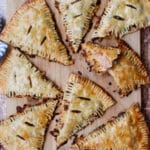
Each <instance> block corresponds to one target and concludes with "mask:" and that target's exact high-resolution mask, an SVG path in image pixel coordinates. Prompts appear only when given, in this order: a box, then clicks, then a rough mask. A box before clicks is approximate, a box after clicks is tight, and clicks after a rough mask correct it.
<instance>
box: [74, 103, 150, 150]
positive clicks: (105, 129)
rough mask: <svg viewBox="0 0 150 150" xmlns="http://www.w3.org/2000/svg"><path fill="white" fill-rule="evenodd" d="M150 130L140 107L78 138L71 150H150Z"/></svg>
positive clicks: (134, 107)
mask: <svg viewBox="0 0 150 150" xmlns="http://www.w3.org/2000/svg"><path fill="white" fill-rule="evenodd" d="M149 149H150V147H149V130H148V127H147V125H146V122H145V120H144V117H143V115H142V113H141V111H140V108H139V106H138V105H134V106H132V107H130V108H129V109H128V110H127V111H126V112H125V113H122V114H120V115H119V116H118V117H116V118H113V119H112V120H111V121H109V122H107V123H106V124H105V125H103V126H101V127H99V128H98V129H96V130H95V131H93V132H91V133H90V134H88V135H86V136H83V137H80V138H77V139H76V140H75V144H74V146H72V148H71V150H149Z"/></svg>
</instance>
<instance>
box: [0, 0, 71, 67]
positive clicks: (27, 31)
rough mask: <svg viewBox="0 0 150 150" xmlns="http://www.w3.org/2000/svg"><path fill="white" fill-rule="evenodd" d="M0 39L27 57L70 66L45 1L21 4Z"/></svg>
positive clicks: (66, 52) (68, 57)
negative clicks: (17, 48) (40, 58)
mask: <svg viewBox="0 0 150 150" xmlns="http://www.w3.org/2000/svg"><path fill="white" fill-rule="evenodd" d="M0 39H1V40H2V41H5V42H6V43H9V44H10V45H12V46H14V47H19V48H20V49H21V50H22V51H24V52H25V53H27V54H29V55H36V56H40V57H43V58H46V59H48V60H51V61H57V62H59V63H62V64H64V65H71V64H72V63H73V62H72V60H71V57H70V56H69V54H68V51H67V49H66V47H65V46H64V45H63V44H62V42H61V41H60V38H59V36H58V33H57V31H56V27H55V23H54V20H53V18H52V13H51V12H50V10H49V8H48V6H47V4H46V2H45V0H28V1H27V2H26V3H25V4H23V5H22V6H21V7H20V8H19V9H18V11H17V12H16V13H15V15H14V16H13V17H12V19H11V20H10V21H9V22H8V23H7V25H6V26H5V28H4V30H3V31H2V33H1V35H0Z"/></svg>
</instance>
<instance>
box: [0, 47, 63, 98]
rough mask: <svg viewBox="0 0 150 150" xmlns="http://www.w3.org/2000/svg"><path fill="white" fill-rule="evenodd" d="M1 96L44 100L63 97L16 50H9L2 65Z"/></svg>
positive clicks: (0, 78) (52, 84)
mask: <svg viewBox="0 0 150 150" xmlns="http://www.w3.org/2000/svg"><path fill="white" fill-rule="evenodd" d="M0 94H4V95H7V96H9V97H22V96H29V97H35V98H42V99H47V98H57V97H61V96H62V92H61V91H60V90H59V88H58V87H57V86H55V85H54V83H53V82H52V81H50V80H48V79H47V78H46V76H45V74H44V73H43V72H41V71H39V70H38V68H36V67H35V66H34V65H33V64H32V63H31V62H30V61H29V60H28V59H27V57H26V56H25V55H24V54H23V53H22V52H20V51H19V50H17V49H15V48H12V49H9V52H8V55H7V56H6V58H5V59H4V61H3V62H2V64H1V65H0Z"/></svg>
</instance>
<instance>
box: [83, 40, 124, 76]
mask: <svg viewBox="0 0 150 150" xmlns="http://www.w3.org/2000/svg"><path fill="white" fill-rule="evenodd" d="M82 49H83V52H84V56H85V59H86V61H87V63H88V64H89V66H90V67H91V69H92V70H94V71H96V72H97V73H101V72H106V71H107V70H108V69H109V68H111V67H112V66H113V64H114V62H115V61H116V59H117V58H118V57H119V55H120V53H121V50H120V49H118V48H112V47H104V46H100V45H98V44H94V43H92V42H87V43H84V44H82Z"/></svg>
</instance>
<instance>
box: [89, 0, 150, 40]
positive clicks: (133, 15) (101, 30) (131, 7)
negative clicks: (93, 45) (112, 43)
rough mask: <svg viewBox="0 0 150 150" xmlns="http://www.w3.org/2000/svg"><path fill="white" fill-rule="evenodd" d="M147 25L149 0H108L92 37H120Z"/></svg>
mask: <svg viewBox="0 0 150 150" xmlns="http://www.w3.org/2000/svg"><path fill="white" fill-rule="evenodd" d="M149 25H150V1H149V0H132V1H131V0H110V1H109V2H108V6H107V7H106V10H105V11H104V13H103V15H102V18H101V20H100V23H99V24H98V27H97V28H96V29H95V30H94V32H93V35H92V37H93V38H97V37H100V38H104V37H106V36H110V35H114V36H116V37H122V36H124V35H126V34H128V33H131V32H135V31H137V30H139V29H141V28H145V27H148V26H149Z"/></svg>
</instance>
